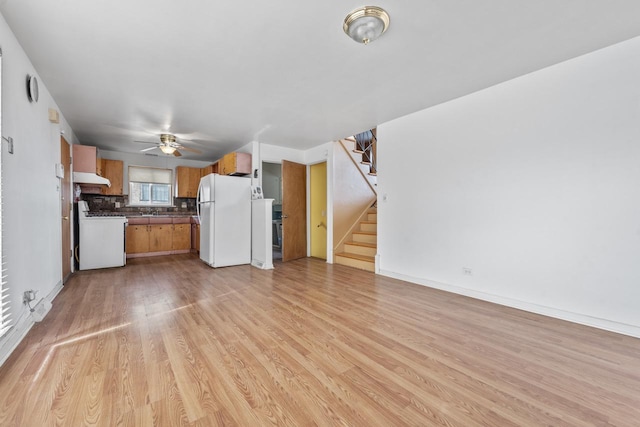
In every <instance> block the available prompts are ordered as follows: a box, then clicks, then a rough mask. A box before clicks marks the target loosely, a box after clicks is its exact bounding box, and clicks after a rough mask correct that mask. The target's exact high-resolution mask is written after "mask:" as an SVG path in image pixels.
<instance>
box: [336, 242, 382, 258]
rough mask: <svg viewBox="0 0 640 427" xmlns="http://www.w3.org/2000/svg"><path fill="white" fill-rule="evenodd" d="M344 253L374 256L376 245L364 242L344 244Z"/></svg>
mask: <svg viewBox="0 0 640 427" xmlns="http://www.w3.org/2000/svg"><path fill="white" fill-rule="evenodd" d="M344 251H345V252H346V253H349V254H358V255H367V256H375V254H376V253H377V252H378V245H376V244H375V243H365V242H346V243H345V244H344Z"/></svg>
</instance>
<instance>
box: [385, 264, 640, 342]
mask: <svg viewBox="0 0 640 427" xmlns="http://www.w3.org/2000/svg"><path fill="white" fill-rule="evenodd" d="M379 274H380V275H381V276H386V277H391V278H393V279H398V280H403V281H405V282H410V283H415V284H417V285H422V286H426V287H429V288H434V289H439V290H441V291H446V292H451V293H454V294H458V295H464V296H467V297H471V298H475V299H479V300H482V301H488V302H492V303H495V304H499V305H503V306H506V307H511V308H517V309H518V310H524V311H528V312H531V313H535V314H541V315H543V316H548V317H553V318H555V319H560V320H566V321H568V322H573V323H578V324H580V325H585V326H591V327H593V328H598V329H603V330H605V331H610V332H615V333H618V334H622V335H628V336H631V337H635V338H640V327H638V326H634V325H628V324H626V323H620V322H615V321H612V320H607V319H600V318H597V317H592V316H588V315H585V314H580V313H573V312H570V311H565V310H560V309H557V308H553V307H547V306H543V305H538V304H533V303H529V302H525V301H519V300H515V299H511V298H507V297H502V296H498V295H493V294H488V293H485V292H479V291H474V290H471V289H466V288H462V287H459V286H454V285H449V284H446V283H441V282H435V281H432V280H427V279H421V278H418V277H412V276H407V275H404V274H400V273H395V272H393V271H388V270H380V272H379Z"/></svg>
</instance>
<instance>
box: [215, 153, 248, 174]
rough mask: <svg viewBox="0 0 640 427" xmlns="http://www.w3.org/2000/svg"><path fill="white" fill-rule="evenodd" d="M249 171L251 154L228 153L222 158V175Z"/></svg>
mask: <svg viewBox="0 0 640 427" xmlns="http://www.w3.org/2000/svg"><path fill="white" fill-rule="evenodd" d="M250 173H251V154H249V153H229V154H226V155H225V156H224V157H223V158H222V172H220V174H222V175H248V174H250Z"/></svg>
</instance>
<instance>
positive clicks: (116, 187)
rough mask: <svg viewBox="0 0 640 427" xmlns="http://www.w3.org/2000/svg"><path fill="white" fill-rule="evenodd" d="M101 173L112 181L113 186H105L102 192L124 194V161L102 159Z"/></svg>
mask: <svg viewBox="0 0 640 427" xmlns="http://www.w3.org/2000/svg"><path fill="white" fill-rule="evenodd" d="M99 163H100V165H101V172H102V174H98V175H101V176H102V177H104V178H107V179H108V180H109V181H111V187H107V186H104V187H103V188H102V194H104V195H118V196H119V195H122V194H123V193H124V192H123V191H122V190H123V181H124V175H123V173H124V162H123V161H122V160H110V159H100V162H99Z"/></svg>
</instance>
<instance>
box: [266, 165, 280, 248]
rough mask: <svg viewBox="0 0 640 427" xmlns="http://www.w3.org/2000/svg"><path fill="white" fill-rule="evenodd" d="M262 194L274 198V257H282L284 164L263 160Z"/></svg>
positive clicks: (272, 219)
mask: <svg viewBox="0 0 640 427" xmlns="http://www.w3.org/2000/svg"><path fill="white" fill-rule="evenodd" d="M262 194H263V195H264V198H265V199H273V207H272V211H271V223H272V227H273V228H272V236H273V237H272V247H273V259H274V260H276V259H282V165H281V164H280V163H268V162H262Z"/></svg>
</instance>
